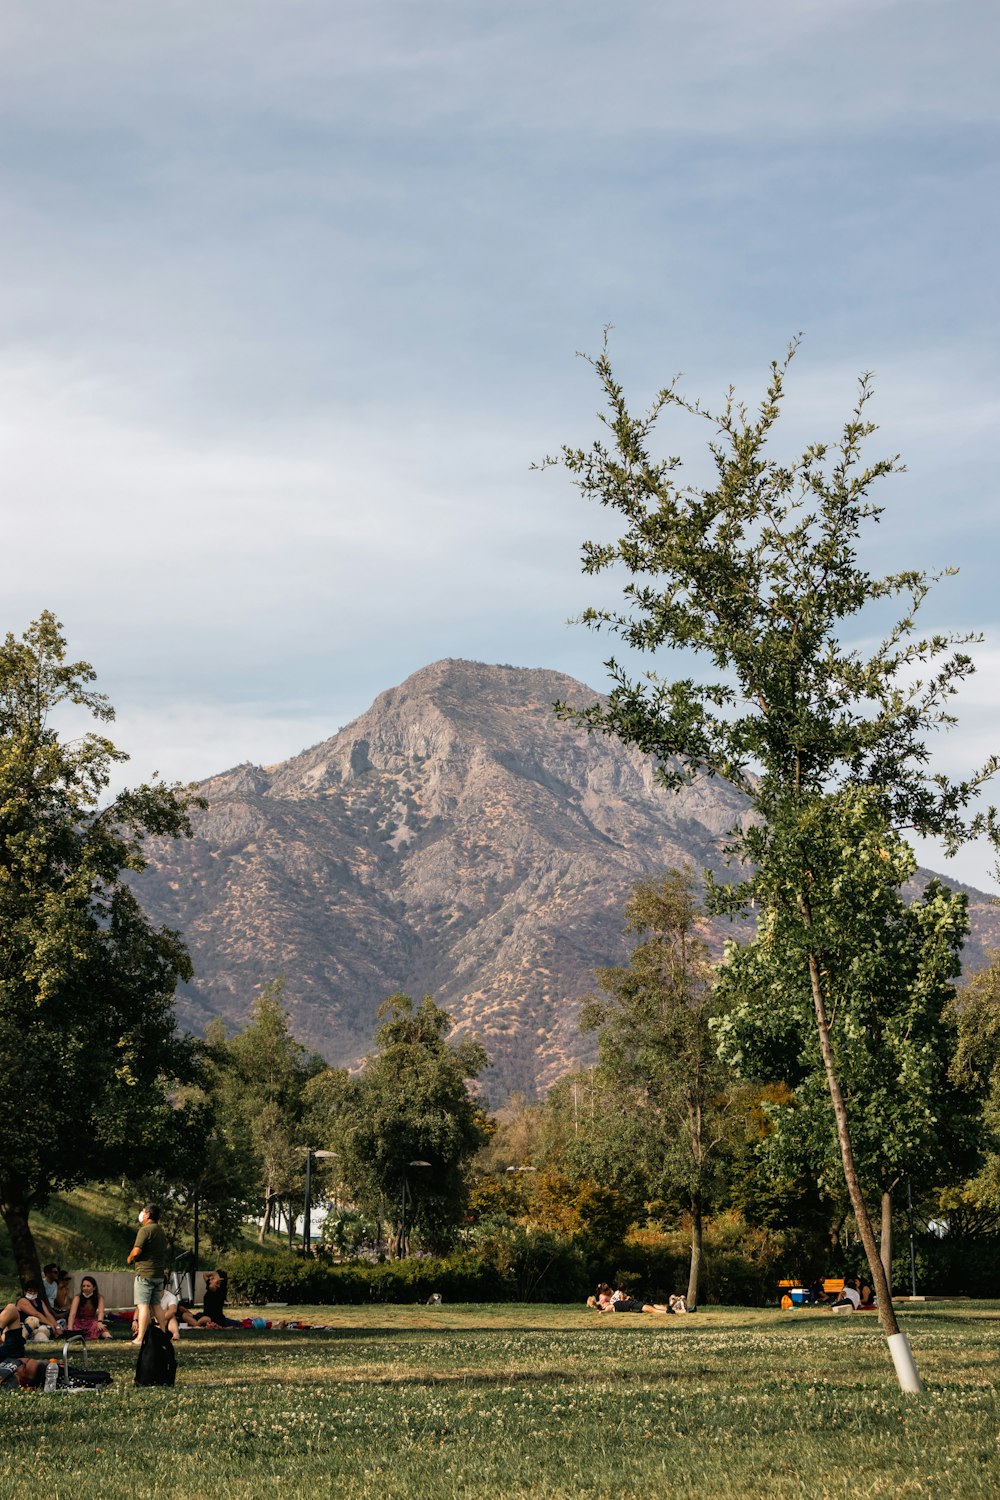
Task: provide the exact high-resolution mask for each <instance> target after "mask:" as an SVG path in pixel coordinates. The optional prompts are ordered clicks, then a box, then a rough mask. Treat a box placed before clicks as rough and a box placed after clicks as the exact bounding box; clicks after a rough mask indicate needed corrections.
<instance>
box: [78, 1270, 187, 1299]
mask: <svg viewBox="0 0 1000 1500" xmlns="http://www.w3.org/2000/svg"><path fill="white" fill-rule="evenodd" d="M69 1274H70V1275H71V1276H72V1278H73V1292H74V1294H75V1293H76V1292H78V1291H79V1290H80V1279H81V1277H83V1276H93V1278H94V1280H95V1281H96V1282H97V1285H98V1287H99V1288H100V1291H101V1296H102V1297H103V1298H104V1306H105V1307H109V1308H110V1307H132V1306H133V1304H134V1302H135V1297H134V1295H133V1284H134V1282H135V1277H134V1276H133V1274H132V1272H131V1271H88V1270H86V1269H84V1270H82V1271H70V1273H69ZM168 1285H169V1286H171V1287H172V1288H173V1290H174V1291H175V1292H177V1294H178V1296H182V1297H188V1298H190V1293H191V1287H190V1277H189V1276H183V1277H182V1278H181V1287H180V1289H178V1287H177V1285H176V1283H175V1282H174V1281H173V1280H171V1281H168ZM204 1295H205V1272H204V1271H199V1272H198V1275H197V1277H196V1278H195V1287H194V1296H193V1298H190V1300H192V1301H194V1302H197V1303H200V1302H201V1301H202V1299H203V1297H204Z"/></svg>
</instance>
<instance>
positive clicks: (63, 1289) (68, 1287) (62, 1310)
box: [52, 1271, 73, 1328]
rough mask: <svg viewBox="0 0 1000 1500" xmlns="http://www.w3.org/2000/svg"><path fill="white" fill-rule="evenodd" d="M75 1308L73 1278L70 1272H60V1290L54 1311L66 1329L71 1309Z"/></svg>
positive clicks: (53, 1305)
mask: <svg viewBox="0 0 1000 1500" xmlns="http://www.w3.org/2000/svg"><path fill="white" fill-rule="evenodd" d="M72 1306H73V1278H72V1276H71V1275H70V1274H69V1272H68V1271H60V1272H59V1280H58V1289H57V1291H56V1300H55V1302H54V1303H53V1304H52V1311H53V1312H54V1313H55V1315H56V1318H57V1319H58V1321H59V1322H60V1323H61V1324H62V1326H63V1327H64V1328H65V1326H66V1323H67V1321H68V1319H69V1313H70V1308H71V1307H72Z"/></svg>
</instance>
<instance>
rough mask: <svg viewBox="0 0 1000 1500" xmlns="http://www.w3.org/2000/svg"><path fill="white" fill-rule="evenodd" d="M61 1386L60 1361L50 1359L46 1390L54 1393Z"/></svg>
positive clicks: (46, 1370) (46, 1375) (46, 1372)
mask: <svg viewBox="0 0 1000 1500" xmlns="http://www.w3.org/2000/svg"><path fill="white" fill-rule="evenodd" d="M58 1384H59V1361H58V1360H57V1359H50V1360H49V1362H48V1365H47V1366H46V1368H45V1389H46V1390H47V1391H54V1390H55V1388H56V1386H57V1385H58Z"/></svg>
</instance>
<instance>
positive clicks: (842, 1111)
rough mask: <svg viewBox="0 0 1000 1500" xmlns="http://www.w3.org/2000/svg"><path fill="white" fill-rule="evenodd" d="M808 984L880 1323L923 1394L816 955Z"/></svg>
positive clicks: (808, 921)
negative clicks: (882, 1250) (882, 1254)
mask: <svg viewBox="0 0 1000 1500" xmlns="http://www.w3.org/2000/svg"><path fill="white" fill-rule="evenodd" d="M802 914H803V925H804V926H805V927H806V928H809V927H810V926H811V925H812V922H811V917H810V914H809V910H808V906H807V904H806V902H805V901H803V902H802ZM809 984H810V988H811V990H812V998H813V1007H814V1009H815V1012H816V1029H817V1031H818V1032H819V1044H820V1051H821V1052H822V1054H823V1067H824V1070H825V1072H826V1082H827V1087H828V1088H829V1090H830V1102H831V1103H832V1105H833V1113H834V1118H835V1119H836V1122H837V1140H838V1142H839V1144H840V1159H841V1162H842V1164H843V1168H844V1181H845V1183H846V1184H847V1191H848V1194H849V1196H850V1199H851V1208H852V1209H853V1210H854V1219H855V1222H856V1224H857V1226H858V1233H859V1235H860V1236H861V1243H862V1245H863V1247H864V1252H865V1258H866V1260H867V1261H868V1269H869V1271H870V1273H871V1278H872V1286H873V1287H874V1288H875V1295H876V1297H877V1298H878V1319H879V1322H880V1323H881V1324H882V1328H883V1331H884V1333H885V1336H886V1338H887V1339H889V1340H890V1341H891V1340H897V1341H898V1342H896V1343H893V1342H890V1345H889V1348H890V1351H891V1353H892V1358H893V1363H894V1364H895V1366H896V1374H897V1377H898V1378H899V1383H900V1385H901V1386H902V1388H903V1389H904V1390H906V1389H909V1388H910V1387H908V1386H907V1385H906V1384H905V1383H904V1374H903V1369H902V1366H903V1365H905V1364H906V1363H907V1362H908V1363H909V1366H910V1369H911V1371H912V1373H911V1375H910V1379H911V1380H912V1382H913V1388H914V1389H916V1390H923V1386H922V1384H921V1382H920V1376H919V1375H918V1374H917V1368H916V1365H915V1363H914V1362H913V1356H912V1354H910V1352H909V1343H908V1342H907V1341H906V1339H905V1337H904V1338H903V1339H900V1329H899V1324H898V1323H897V1321H896V1314H895V1311H894V1310H893V1306H892V1293H891V1292H890V1290H889V1283H888V1281H887V1280H886V1276H885V1272H884V1271H883V1269H882V1262H881V1260H880V1259H879V1254H878V1246H877V1245H876V1243H875V1234H874V1231H873V1230H872V1225H871V1220H870V1219H869V1217H868V1210H867V1208H866V1207H865V1200H864V1196H863V1194H862V1192H861V1184H860V1183H859V1182H858V1173H857V1169H856V1167H855V1165H854V1148H853V1146H852V1145H851V1132H850V1127H849V1125H848V1120H847V1106H846V1105H845V1103H844V1094H843V1090H842V1089H841V1087H840V1078H839V1077H838V1075H837V1060H836V1058H835V1057H834V1055H833V1043H832V1042H831V1040H830V1022H829V1020H828V1019H827V1014H826V1000H825V997H824V995H823V985H822V982H821V979H820V966H819V959H818V957H817V955H816V954H815V953H810V954H809ZM900 1343H902V1344H903V1346H904V1351H905V1352H904V1353H903V1354H901V1355H900V1356H899V1357H898V1358H897V1349H898V1348H899V1345H900Z"/></svg>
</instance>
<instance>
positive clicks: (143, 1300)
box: [135, 1276, 163, 1307]
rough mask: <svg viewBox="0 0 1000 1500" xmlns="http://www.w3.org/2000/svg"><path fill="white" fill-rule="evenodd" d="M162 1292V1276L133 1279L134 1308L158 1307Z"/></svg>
mask: <svg viewBox="0 0 1000 1500" xmlns="http://www.w3.org/2000/svg"><path fill="white" fill-rule="evenodd" d="M162 1291H163V1277H162V1276H137V1277H136V1278H135V1305H136V1307H159V1305H160V1293H161V1292H162Z"/></svg>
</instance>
